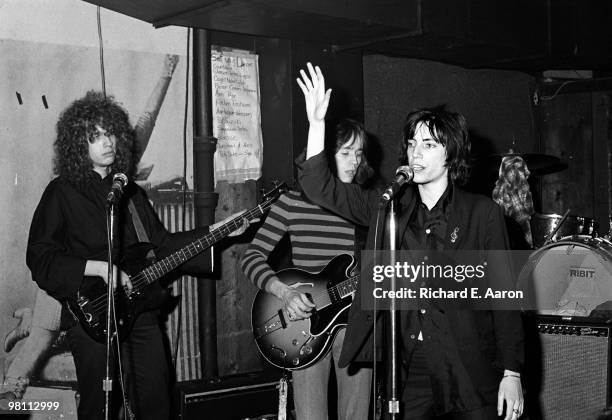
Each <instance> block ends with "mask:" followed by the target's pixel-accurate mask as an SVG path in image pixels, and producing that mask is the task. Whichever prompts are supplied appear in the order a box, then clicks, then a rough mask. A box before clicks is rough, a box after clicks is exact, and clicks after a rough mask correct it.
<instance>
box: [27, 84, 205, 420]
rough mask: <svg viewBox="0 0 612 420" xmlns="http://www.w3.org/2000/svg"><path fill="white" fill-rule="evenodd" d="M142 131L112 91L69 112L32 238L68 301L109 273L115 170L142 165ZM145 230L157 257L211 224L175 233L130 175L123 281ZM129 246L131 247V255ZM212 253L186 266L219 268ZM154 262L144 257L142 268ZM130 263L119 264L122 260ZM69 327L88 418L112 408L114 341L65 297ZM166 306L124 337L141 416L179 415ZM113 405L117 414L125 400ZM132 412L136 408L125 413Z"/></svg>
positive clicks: (121, 254)
mask: <svg viewBox="0 0 612 420" xmlns="http://www.w3.org/2000/svg"><path fill="white" fill-rule="evenodd" d="M134 147H135V142H134V130H133V128H132V127H131V126H130V123H129V119H128V115H127V113H126V112H125V111H124V109H123V108H122V107H121V106H120V105H119V104H118V103H117V102H115V100H114V99H113V98H112V97H106V96H105V95H103V94H102V93H99V92H93V91H90V92H88V93H87V94H86V95H85V96H84V97H83V98H81V99H78V100H76V101H74V102H73V103H72V104H71V105H70V106H68V108H67V109H66V110H64V111H63V113H62V114H61V116H60V118H59V121H58V123H57V138H56V140H55V173H56V174H57V175H58V176H57V178H55V179H54V180H52V181H51V182H50V183H49V185H48V186H47V188H46V189H45V191H44V193H43V196H42V198H41V200H40V202H39V204H38V206H37V208H36V210H35V213H34V216H33V219H32V224H31V227H30V233H29V238H28V246H27V255H26V262H27V265H28V267H29V268H30V270H31V272H32V278H33V279H34V281H36V283H37V284H38V286H39V287H40V288H41V289H43V290H45V291H46V292H47V293H48V294H49V295H50V296H52V297H54V298H55V299H57V300H58V301H60V302H62V303H65V301H66V299H67V298H69V297H71V296H75V295H76V293H77V292H78V290H79V289H80V288H81V287H82V286H84V285H86V284H89V283H91V282H95V281H98V282H100V281H102V279H103V280H104V281H106V279H107V273H108V264H107V262H106V261H107V260H108V258H107V246H108V245H107V244H108V242H107V233H106V232H107V230H106V205H107V196H108V194H109V191H111V187H112V182H113V176H114V175H115V174H117V173H123V174H126V175H127V176H128V178H130V176H131V175H132V173H133V169H134V168H133V164H132V163H133V162H132V156H133V153H134ZM130 202H132V203H133V204H134V207H133V208H134V209H135V210H136V212H137V214H138V216H139V219H140V221H141V223H142V226H143V230H142V231H141V232H140V238H139V234H138V233H137V229H136V228H135V223H137V222H135V221H134V219H133V218H132V215H131V213H130V211H129V209H128V203H130ZM143 231H144V233H145V234H146V236H147V237H148V242H150V243H151V244H152V245H153V246H154V249H155V254H156V256H157V257H164V256H165V255H167V254H169V253H171V252H173V251H175V250H177V249H178V248H180V247H182V246H184V245H187V244H188V243H190V242H192V241H194V240H195V239H197V238H198V237H200V236H202V235H204V234H205V233H206V232H207V231H208V228H200V229H196V230H193V231H189V232H180V233H169V232H168V231H167V230H166V229H165V228H164V226H163V225H162V223H161V222H160V221H159V219H158V218H157V216H156V213H155V211H154V210H153V208H152V207H151V205H150V203H149V201H148V199H147V197H146V195H145V193H144V191H143V190H142V189H141V188H140V187H138V186H137V185H135V184H134V183H129V184H128V185H127V186H126V187H125V188H124V191H123V197H121V199H120V200H119V201H118V203H117V212H116V230H115V238H114V239H115V240H114V243H113V254H114V256H113V258H114V262H115V264H116V265H115V271H114V272H115V281H116V283H117V284H121V285H124V286H127V287H128V288H129V287H131V286H132V285H131V284H130V281H129V279H128V276H127V275H126V274H125V272H124V270H127V268H126V267H129V266H133V265H135V264H137V263H139V262H141V261H136V259H137V257H136V256H135V254H134V253H130V252H129V250H132V249H134V248H133V245H135V244H136V243H138V242H142V241H143V240H146V239H147V238H143ZM128 255H129V256H128ZM210 261H211V255H210V252H204V253H202V254H200V255H199V256H197V257H195V258H194V259H192V260H190V261H189V262H188V263H186V264H184V265H183V266H182V267H181V270H184V271H187V272H190V273H192V274H201V273H206V272H210V269H211V262H210ZM147 265H148V264H147V263H146V262H145V263H144V264H143V266H142V268H144V267H146V266H147ZM118 266H119V267H121V268H120V269H119V268H117V267H118ZM62 315H63V316H62V318H63V320H62V326H63V328H64V329H67V330H68V340H69V343H70V348H71V351H72V355H73V356H74V362H75V365H76V373H77V380H78V387H79V394H80V403H79V407H78V416H79V418H80V419H88V420H89V419H101V418H103V417H104V392H103V389H102V379H103V378H104V377H105V376H106V373H105V352H106V351H105V349H106V348H105V345H104V344H100V343H98V342H96V341H94V340H93V339H92V338H90V337H89V336H88V335H87V334H86V332H85V331H84V329H83V328H82V326H81V325H80V324H78V323H77V322H76V321H75V320H74V319H73V318H72V317H71V316H69V315H68V313H67V310H66V307H65V305H64V309H63V314H62ZM158 316H159V311H158V310H154V311H150V312H144V313H143V314H141V315H140V316H139V317H138V318H137V319H136V322H135V325H134V328H133V329H132V331H131V332H130V334H129V336H128V337H127V338H126V339H125V340H124V341H123V342H122V344H121V362H122V368H123V374H124V379H125V382H124V383H125V391H126V393H127V398H128V401H129V407H130V410H131V411H132V412H133V413H134V414H135V415H136V416H137V418H142V419H168V418H169V416H170V404H169V390H170V373H169V367H168V363H167V361H168V357H167V355H166V354H165V350H164V344H163V336H162V331H161V329H160V320H159V319H158ZM112 360H113V364H112V368H113V371H114V372H115V374H114V375H113V392H112V395H113V397H114V402H120V401H121V383H120V381H119V378H118V372H117V370H116V369H115V365H116V361H117V357H116V354H113V356H112ZM119 405H120V404H113V405H112V407H111V409H112V411H111V418H116V416H117V413H118V406H119ZM126 418H127V416H126Z"/></svg>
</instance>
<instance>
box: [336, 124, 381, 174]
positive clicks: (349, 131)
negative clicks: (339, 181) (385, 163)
mask: <svg viewBox="0 0 612 420" xmlns="http://www.w3.org/2000/svg"><path fill="white" fill-rule="evenodd" d="M331 127H333V132H328V133H327V135H326V144H325V152H326V153H327V158H328V160H329V165H330V168H331V169H332V172H333V173H334V174H337V168H336V159H334V155H335V154H336V153H338V150H340V148H341V147H342V146H343V145H344V144H346V143H347V142H348V141H350V140H351V139H357V138H360V137H361V138H362V139H363V153H362V155H361V163H360V164H359V166H358V167H357V171H356V172H355V178H354V179H353V182H354V183H355V184H359V185H364V184H366V183H367V182H368V181H369V180H370V179H372V177H373V176H374V169H373V168H372V167H371V166H370V163H369V162H368V152H369V139H368V134H367V133H366V131H365V129H364V128H363V124H361V123H360V122H358V121H355V120H352V119H350V118H345V119H343V120H340V121H339V122H338V123H337V124H336V125H335V126H331Z"/></svg>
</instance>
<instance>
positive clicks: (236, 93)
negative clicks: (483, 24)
mask: <svg viewBox="0 0 612 420" xmlns="http://www.w3.org/2000/svg"><path fill="white" fill-rule="evenodd" d="M257 60H258V55H257V54H254V53H252V52H250V51H244V50H234V49H227V48H221V47H212V48H211V73H212V76H211V77H212V110H213V136H215V137H216V138H217V140H218V142H217V151H216V153H215V159H214V164H215V184H216V183H217V182H219V181H228V182H230V183H239V182H244V181H246V180H248V179H258V178H259V177H261V165H262V159H263V141H262V134H261V111H260V106H259V66H258V61H257Z"/></svg>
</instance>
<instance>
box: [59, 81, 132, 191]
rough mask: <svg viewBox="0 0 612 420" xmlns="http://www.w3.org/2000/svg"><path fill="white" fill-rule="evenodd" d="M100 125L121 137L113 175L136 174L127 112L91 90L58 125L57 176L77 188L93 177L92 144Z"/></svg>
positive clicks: (113, 101) (78, 100)
mask: <svg viewBox="0 0 612 420" xmlns="http://www.w3.org/2000/svg"><path fill="white" fill-rule="evenodd" d="M96 125H99V126H100V128H102V129H104V130H106V131H107V132H108V133H109V134H113V135H115V136H116V137H117V154H116V157H115V162H114V163H113V165H112V168H111V172H112V173H116V172H123V173H125V174H127V175H128V176H130V175H131V174H132V172H133V162H132V155H133V153H134V152H135V150H134V148H135V147H136V142H135V140H134V139H135V135H134V129H133V128H132V126H131V124H130V121H129V117H128V114H127V112H126V111H125V109H123V107H121V105H119V103H117V102H116V101H115V99H114V98H113V97H112V96H105V95H104V94H103V93H102V92H96V91H89V92H87V93H86V94H85V96H84V97H82V98H80V99H77V100H76V101H74V102H72V103H71V104H70V105H69V106H68V107H67V108H66V109H65V110H64V111H63V112H62V113H61V115H60V117H59V120H58V122H57V126H56V130H57V138H56V139H55V144H54V146H55V160H54V166H55V167H54V171H55V174H56V175H60V176H62V177H65V178H66V179H67V180H68V181H69V182H71V183H72V184H74V185H75V186H77V187H82V186H83V183H84V181H85V180H86V179H87V178H88V177H89V176H90V174H91V170H92V162H91V159H90V158H89V143H90V142H92V141H93V139H94V135H95V134H96Z"/></svg>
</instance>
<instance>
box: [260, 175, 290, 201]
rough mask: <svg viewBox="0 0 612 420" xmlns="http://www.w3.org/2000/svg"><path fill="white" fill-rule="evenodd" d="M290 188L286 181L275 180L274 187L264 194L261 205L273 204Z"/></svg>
mask: <svg viewBox="0 0 612 420" xmlns="http://www.w3.org/2000/svg"><path fill="white" fill-rule="evenodd" d="M288 189H289V188H288V187H287V184H286V183H285V182H278V181H274V188H273V189H271V190H270V191H268V192H267V193H265V194H264V195H263V197H262V199H261V205H263V206H266V205H269V204H272V203H273V202H274V201H276V200H277V199H278V197H280V195H281V194H284V193H286V192H287V190H288Z"/></svg>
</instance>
